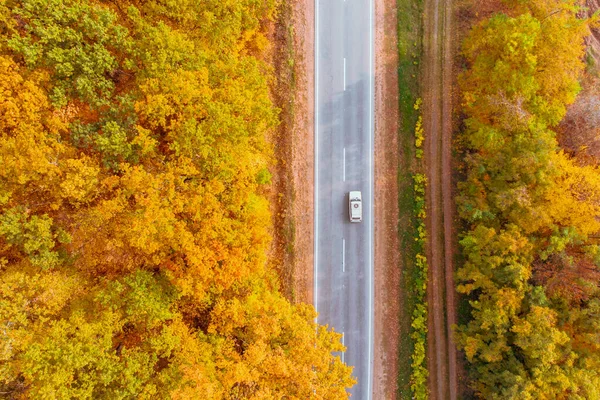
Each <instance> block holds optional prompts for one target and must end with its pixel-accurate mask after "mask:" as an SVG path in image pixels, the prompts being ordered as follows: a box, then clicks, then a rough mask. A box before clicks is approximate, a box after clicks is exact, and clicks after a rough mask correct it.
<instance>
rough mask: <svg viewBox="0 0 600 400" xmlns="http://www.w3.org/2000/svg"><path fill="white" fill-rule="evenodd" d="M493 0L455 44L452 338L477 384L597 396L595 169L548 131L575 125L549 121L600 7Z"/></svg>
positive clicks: (480, 392) (563, 102)
mask: <svg viewBox="0 0 600 400" xmlns="http://www.w3.org/2000/svg"><path fill="white" fill-rule="evenodd" d="M504 6H505V10H504V11H502V12H498V13H497V14H495V15H494V16H492V17H490V18H487V19H485V20H483V21H482V22H480V23H479V24H477V25H476V26H475V27H473V28H472V30H471V31H470V33H469V34H468V36H467V38H466V39H465V41H464V42H463V46H462V55H463V57H464V60H465V64H466V68H465V70H464V72H463V73H462V74H461V76H460V77H459V81H460V87H461V91H462V112H463V113H464V127H463V129H462V132H461V135H460V137H459V138H458V141H459V143H460V147H461V149H462V157H464V163H463V168H464V170H463V171H462V174H463V178H462V179H461V180H462V182H460V183H459V188H458V189H459V192H460V194H459V196H458V202H457V203H458V210H459V214H460V216H461V217H462V224H463V229H464V232H463V235H462V236H461V239H460V244H461V247H462V256H463V257H464V260H463V261H462V262H461V266H460V268H459V269H458V271H457V275H456V278H457V280H458V282H457V285H458V286H457V289H458V292H459V293H462V294H463V295H465V296H466V300H468V303H469V320H468V321H466V322H464V323H463V324H461V326H459V327H458V330H457V336H458V342H459V345H460V348H461V349H462V350H463V351H464V354H465V356H466V359H467V362H468V366H467V368H468V370H469V372H470V376H471V385H470V386H471V388H472V389H473V391H474V393H475V394H476V395H477V396H478V397H480V398H485V399H567V398H568V399H598V398H600V336H599V334H600V333H599V332H600V288H599V285H598V283H599V282H600V270H599V269H598V265H600V247H599V246H598V233H599V232H600V170H599V169H598V159H595V160H594V159H592V158H590V157H580V156H579V155H580V154H578V152H576V151H575V152H574V151H569V149H568V148H565V146H562V145H561V143H560V142H559V141H558V139H557V134H558V133H559V132H561V134H562V135H563V137H569V136H571V137H573V136H574V135H575V133H577V132H575V130H574V129H573V125H572V124H566V125H561V124H560V123H561V120H563V118H564V117H565V114H566V111H567V107H569V106H570V105H571V104H573V103H574V102H575V100H576V98H577V95H578V94H579V93H581V91H582V87H583V86H582V82H585V80H584V79H583V76H584V73H586V68H587V66H586V63H585V45H584V37H585V36H587V35H589V29H588V28H589V26H590V25H594V24H597V22H598V20H597V15H596V16H591V17H590V18H585V17H584V15H585V13H582V9H581V8H580V2H577V1H572V0H569V1H556V0H532V1H519V0H508V1H505V2H504ZM588 81H589V80H588ZM596 82H597V81H596ZM591 86H593V85H590V84H589V83H587V91H588V92H589V91H590V90H591V89H590V87H591ZM590 117H592V115H591V113H589V114H584V115H583V118H584V119H585V118H590ZM592 128H593V129H595V128H596V127H592ZM589 134H590V135H591V134H592V132H589ZM584 148H585V147H584V146H582V149H584Z"/></svg>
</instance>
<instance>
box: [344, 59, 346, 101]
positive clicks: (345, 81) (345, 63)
mask: <svg viewBox="0 0 600 400" xmlns="http://www.w3.org/2000/svg"><path fill="white" fill-rule="evenodd" d="M345 91H346V57H344V92H345Z"/></svg>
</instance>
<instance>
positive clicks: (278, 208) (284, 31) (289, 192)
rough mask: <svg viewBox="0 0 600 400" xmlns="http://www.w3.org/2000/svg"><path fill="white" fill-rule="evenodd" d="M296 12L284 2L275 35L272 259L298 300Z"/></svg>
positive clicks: (289, 292)
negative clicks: (277, 111)
mask: <svg viewBox="0 0 600 400" xmlns="http://www.w3.org/2000/svg"><path fill="white" fill-rule="evenodd" d="M293 21H294V12H293V4H292V0H282V1H281V2H280V3H279V8H278V13H277V19H276V21H275V27H274V32H273V40H274V43H273V45H274V57H273V69H274V71H275V74H276V75H275V78H276V79H275V82H274V93H273V96H274V100H275V103H276V105H277V107H279V109H280V110H281V111H280V115H279V118H280V125H279V127H278V128H277V132H276V133H275V137H274V141H273V144H274V147H275V148H274V150H275V158H276V165H275V167H274V168H275V174H276V175H277V177H276V179H275V180H274V184H275V187H276V191H277V196H276V198H275V199H274V201H276V202H277V204H276V205H275V211H274V215H273V220H274V224H275V227H274V229H275V232H274V236H275V237H274V242H275V244H274V246H275V248H276V250H275V251H276V257H274V258H273V263H274V264H275V265H274V268H276V269H277V271H278V272H279V276H280V278H281V289H282V291H283V293H284V294H285V296H286V297H287V298H288V299H289V300H291V301H295V300H296V299H295V298H296V293H295V285H294V282H295V270H294V269H295V240H296V228H295V221H294V214H293V205H294V199H295V195H294V186H293V183H292V182H293V176H292V171H291V168H292V165H291V160H292V148H293V141H292V140H293V139H292V137H293V135H291V134H290V132H292V131H293V129H294V119H295V105H296V102H295V100H296V99H295V95H296V85H297V74H296V62H295V60H296V54H295V47H294V38H295V32H294V25H293Z"/></svg>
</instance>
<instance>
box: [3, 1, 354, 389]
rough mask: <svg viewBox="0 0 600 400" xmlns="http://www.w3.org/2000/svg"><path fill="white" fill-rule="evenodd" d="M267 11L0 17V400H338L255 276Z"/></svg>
mask: <svg viewBox="0 0 600 400" xmlns="http://www.w3.org/2000/svg"><path fill="white" fill-rule="evenodd" d="M276 6H277V5H276V2H275V1H274V0H267V1H264V0H236V1H223V0H202V1H198V0H185V1H165V0H140V1H100V0H98V1H94V0H1V1H0V35H1V36H0V75H1V76H0V136H1V137H0V165H1V166H2V167H1V168H0V332H1V338H2V340H1V342H0V392H2V393H3V396H8V397H9V398H15V399H17V398H19V399H20V398H32V399H33V398H35V399H68V398H79V399H92V398H93V399H111V400H115V399H130V398H136V399H145V398H173V399H258V398H260V399H265V398H273V399H275V398H283V397H285V398H288V399H307V398H309V397H311V396H312V395H313V394H318V396H319V397H318V398H323V399H340V398H344V397H345V396H346V388H347V387H350V386H351V385H352V384H353V379H352V378H351V377H350V373H351V369H350V368H349V367H347V366H346V365H344V364H343V363H342V362H341V361H340V358H339V357H337V356H336V357H334V356H333V354H334V352H337V351H340V350H341V349H342V345H341V343H340V340H339V335H338V334H335V333H333V332H331V331H329V330H326V329H325V327H322V326H317V325H316V324H315V323H314V319H315V315H316V314H315V312H314V309H313V308H312V306H309V305H304V304H292V303H290V302H289V301H288V300H287V299H286V298H285V297H284V296H283V295H282V294H281V293H280V291H279V289H278V287H279V284H278V277H277V275H276V273H275V272H274V271H272V270H271V269H270V268H268V267H267V265H268V264H267V263H266V253H267V248H268V246H269V242H270V233H269V229H270V224H271V222H270V213H269V206H268V201H267V199H266V197H265V193H264V187H265V185H267V184H269V182H270V179H271V175H270V173H269V170H268V166H269V165H271V164H272V162H273V160H272V148H271V145H270V144H269V142H268V141H267V140H266V134H267V133H268V132H269V131H271V130H272V129H274V127H275V126H276V125H277V124H278V118H279V117H278V110H277V109H276V107H275V106H274V105H273V103H272V101H271V97H270V95H269V85H270V81H271V79H272V74H273V72H272V70H271V68H270V66H269V65H268V63H266V62H265V60H264V57H263V55H264V52H265V50H266V49H267V48H268V46H269V41H268V39H267V37H266V35H265V34H266V29H267V28H266V27H267V25H268V23H270V21H272V20H273V18H274V15H275V13H276V11H277V9H276Z"/></svg>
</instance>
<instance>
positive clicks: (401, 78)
mask: <svg viewBox="0 0 600 400" xmlns="http://www.w3.org/2000/svg"><path fill="white" fill-rule="evenodd" d="M397 6H398V56H399V59H398V83H399V96H400V101H399V107H400V118H401V121H400V131H399V141H398V142H399V152H400V156H401V157H400V158H401V165H400V169H399V171H398V189H399V196H398V202H399V210H400V220H399V221H400V222H399V227H398V228H399V232H400V249H399V250H400V255H401V257H400V261H401V267H402V268H403V276H402V282H401V288H400V289H401V293H402V296H403V301H402V310H401V315H400V347H399V350H398V358H399V363H398V365H399V371H398V390H399V393H398V394H399V397H400V398H401V399H412V398H413V395H414V393H413V391H412V390H411V376H412V375H413V368H412V366H411V364H412V362H411V360H412V357H413V354H415V336H414V335H411V333H412V328H411V325H412V322H413V321H412V316H413V314H414V312H415V309H416V308H417V303H418V302H419V295H418V293H416V292H415V290H414V289H415V287H416V286H417V284H418V282H419V280H420V277H421V276H422V269H421V268H420V266H419V265H417V262H416V260H417V255H418V254H420V252H421V247H422V245H421V244H420V242H419V241H417V240H415V238H417V237H418V235H419V230H418V227H419V225H420V218H419V217H418V215H417V213H416V212H415V211H416V210H417V207H418V205H417V193H416V192H415V185H414V180H413V175H415V174H417V173H420V172H421V168H420V163H419V162H418V159H417V157H416V151H417V149H416V147H415V126H416V123H417V119H418V115H419V110H418V109H416V108H415V107H414V105H415V103H416V101H417V99H418V97H419V91H420V87H419V72H420V65H419V64H420V60H421V55H422V48H423V46H422V33H423V27H422V12H423V0H397Z"/></svg>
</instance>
